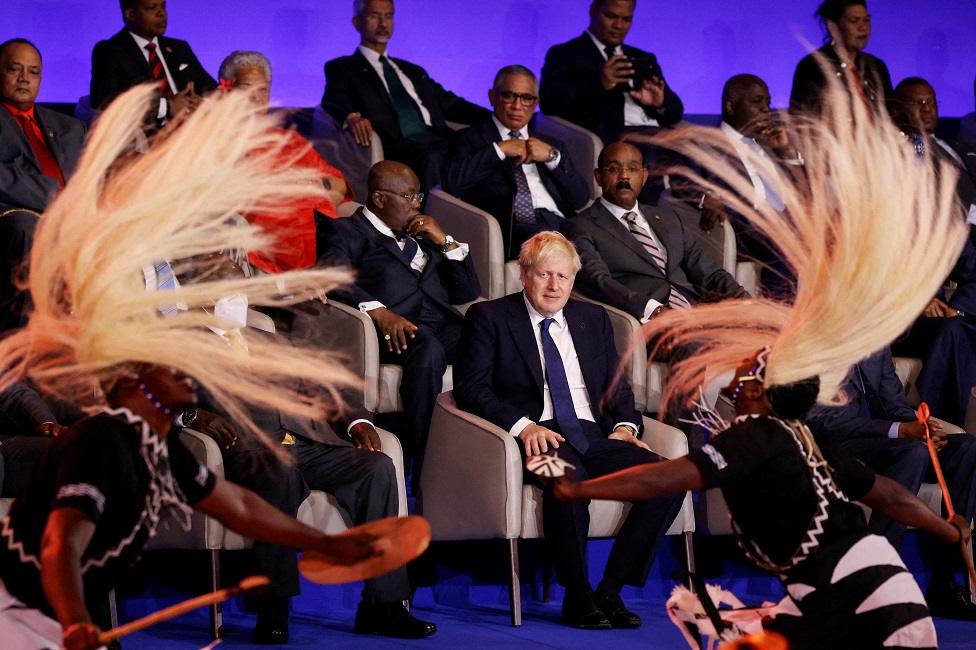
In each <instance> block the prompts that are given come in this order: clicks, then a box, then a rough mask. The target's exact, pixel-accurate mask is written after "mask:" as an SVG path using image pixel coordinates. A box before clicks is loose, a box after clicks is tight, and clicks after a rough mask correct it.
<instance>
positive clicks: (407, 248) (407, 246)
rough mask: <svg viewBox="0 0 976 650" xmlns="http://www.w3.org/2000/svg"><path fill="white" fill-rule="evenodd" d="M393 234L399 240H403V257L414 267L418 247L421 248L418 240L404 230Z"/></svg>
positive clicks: (401, 252)
mask: <svg viewBox="0 0 976 650" xmlns="http://www.w3.org/2000/svg"><path fill="white" fill-rule="evenodd" d="M393 236H394V237H396V240H397V241H398V242H403V248H401V249H400V254H401V255H403V258H404V259H405V260H407V264H409V265H410V268H411V269H413V258H414V257H416V256H417V249H418V248H420V247H419V246H418V245H417V242H416V241H415V240H414V238H413V237H411V236H410V235H408V234H407V233H406V232H404V231H402V230H396V231H394V232H393ZM414 270H416V269H414Z"/></svg>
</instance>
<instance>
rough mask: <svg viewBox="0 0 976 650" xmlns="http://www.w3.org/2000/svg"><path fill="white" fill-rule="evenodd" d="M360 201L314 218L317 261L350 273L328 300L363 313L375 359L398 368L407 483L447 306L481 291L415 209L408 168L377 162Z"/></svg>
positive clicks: (451, 333)
mask: <svg viewBox="0 0 976 650" xmlns="http://www.w3.org/2000/svg"><path fill="white" fill-rule="evenodd" d="M367 184H368V192H369V194H368V196H367V197H366V205H365V206H364V207H362V208H360V209H359V210H358V211H357V212H356V214H354V215H353V216H352V217H349V218H346V219H334V220H333V219H322V220H320V221H319V222H318V246H317V248H318V251H319V263H320V264H323V265H327V266H344V267H349V268H352V269H354V270H355V271H356V272H357V276H356V283H355V284H353V285H351V286H348V287H344V288H342V289H338V290H336V291H334V292H333V293H332V294H330V296H331V297H333V298H335V299H337V300H340V301H342V302H345V303H347V304H349V305H352V306H353V307H357V308H359V309H361V310H362V311H364V312H366V314H368V315H369V317H370V318H371V319H372V320H373V322H374V323H375V325H376V332H377V335H378V336H379V337H380V346H379V347H380V361H381V362H382V363H395V364H397V365H401V366H403V379H402V381H401V382H400V397H401V399H402V402H403V407H404V413H405V416H406V422H405V427H404V428H405V430H404V431H403V432H402V435H401V439H402V440H403V442H404V447H405V448H406V450H407V452H408V453H409V454H411V455H412V456H413V457H414V468H413V482H414V483H415V484H416V483H417V481H418V480H419V463H420V460H421V459H422V457H423V451H424V445H425V444H426V442H427V434H428V431H429V429H430V417H431V413H432V412H433V409H434V399H435V398H436V397H437V395H438V393H440V392H441V388H442V386H443V375H444V371H445V370H446V369H447V366H448V364H450V363H451V362H452V360H453V357H454V351H455V348H456V347H457V343H458V339H459V337H460V335H461V314H460V313H459V312H458V311H457V309H455V308H454V306H453V305H457V304H462V303H466V302H470V301H472V300H474V299H476V298H477V297H478V296H479V295H480V293H481V287H480V286H479V284H478V277H477V275H475V271H474V264H473V263H472V261H471V259H470V257H469V256H468V246H467V244H462V243H459V242H456V241H454V238H453V237H451V236H450V235H447V234H445V233H444V231H443V230H442V229H441V227H440V225H439V224H438V223H437V222H436V221H435V220H434V219H433V218H432V217H430V216H428V215H424V214H420V204H421V202H422V201H423V194H422V193H421V192H420V191H419V189H420V181H419V180H418V179H417V175H416V174H414V173H413V172H412V171H411V170H410V168H409V167H407V166H406V165H404V164H402V163H398V162H394V161H382V162H379V163H377V164H375V165H374V166H373V168H372V169H371V170H370V172H369V178H368V180H367Z"/></svg>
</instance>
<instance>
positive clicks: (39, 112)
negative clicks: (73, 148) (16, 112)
mask: <svg viewBox="0 0 976 650" xmlns="http://www.w3.org/2000/svg"><path fill="white" fill-rule="evenodd" d="M46 115H48V113H47V111H45V110H44V109H42V108H41V107H39V106H35V107H34V117H35V118H36V119H37V125H38V126H39V127H41V133H42V134H43V135H44V140H45V141H47V146H48V148H49V149H50V150H51V154H52V155H53V156H54V159H55V160H56V161H57V162H58V167H60V168H61V173H62V174H64V162H65V161H64V148H63V147H62V146H61V138H60V134H59V133H57V132H56V131H55V130H54V129H53V128H51V127H49V126H47V125H46V122H47V120H46V119H45V116H46Z"/></svg>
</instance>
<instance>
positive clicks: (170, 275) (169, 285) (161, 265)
mask: <svg viewBox="0 0 976 650" xmlns="http://www.w3.org/2000/svg"><path fill="white" fill-rule="evenodd" d="M153 268H154V269H155V270H156V290H157V291H172V290H174V289H176V273H174V272H173V267H172V266H170V263H169V262H167V261H165V260H162V261H159V262H153ZM156 308H157V309H158V310H159V313H160V314H162V315H163V316H166V317H167V318H168V317H170V316H175V315H176V312H177V311H179V308H178V307H177V306H176V305H174V304H168V305H158V306H157V307H156Z"/></svg>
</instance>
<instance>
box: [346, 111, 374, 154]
mask: <svg viewBox="0 0 976 650" xmlns="http://www.w3.org/2000/svg"><path fill="white" fill-rule="evenodd" d="M342 126H343V128H346V129H349V130H350V131H352V137H353V138H354V139H355V140H356V144H358V145H359V146H361V147H368V146H369V143H370V142H371V141H372V139H373V125H372V124H371V123H370V121H369V120H368V119H366V118H365V117H363V116H362V115H361V114H359V113H350V114H349V115H346V121H345V123H344V124H343V125H342Z"/></svg>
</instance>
